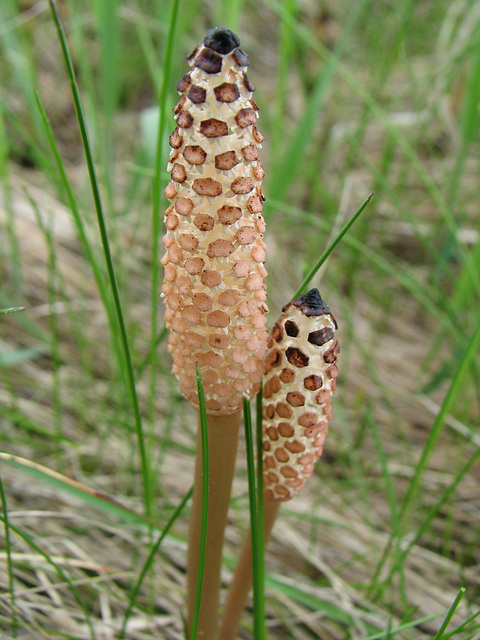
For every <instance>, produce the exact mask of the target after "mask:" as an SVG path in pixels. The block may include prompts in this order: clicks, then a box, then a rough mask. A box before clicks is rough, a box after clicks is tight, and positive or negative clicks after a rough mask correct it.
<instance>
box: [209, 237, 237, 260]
mask: <svg viewBox="0 0 480 640" xmlns="http://www.w3.org/2000/svg"><path fill="white" fill-rule="evenodd" d="M234 250H235V247H234V246H233V244H232V243H231V242H230V241H229V240H221V239H220V240H214V241H213V242H211V243H210V244H209V245H208V249H207V256H208V257H209V258H227V257H228V256H229V255H231V254H232V253H233V252H234Z"/></svg>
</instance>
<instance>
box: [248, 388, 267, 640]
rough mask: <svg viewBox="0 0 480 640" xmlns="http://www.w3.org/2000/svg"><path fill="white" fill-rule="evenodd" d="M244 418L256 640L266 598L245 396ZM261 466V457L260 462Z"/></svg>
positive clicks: (261, 632)
mask: <svg viewBox="0 0 480 640" xmlns="http://www.w3.org/2000/svg"><path fill="white" fill-rule="evenodd" d="M243 420H244V425H245V447H246V452H247V474H248V502H249V506H250V533H251V538H252V564H253V627H254V636H255V640H264V639H265V598H264V592H263V585H262V582H263V559H262V557H261V548H260V545H259V540H260V538H263V535H262V531H261V530H260V529H259V522H258V506H257V492H256V488H255V484H256V482H255V460H254V453H253V450H254V444H253V426H252V412H251V407H250V400H249V399H248V398H247V397H245V396H244V397H243ZM258 464H259V465H260V466H261V458H260V460H259V462H258Z"/></svg>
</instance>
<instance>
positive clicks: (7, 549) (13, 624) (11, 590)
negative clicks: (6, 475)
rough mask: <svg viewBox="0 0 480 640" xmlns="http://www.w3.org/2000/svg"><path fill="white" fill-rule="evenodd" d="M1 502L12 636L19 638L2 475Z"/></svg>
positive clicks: (0, 485) (0, 484) (0, 481)
mask: <svg viewBox="0 0 480 640" xmlns="http://www.w3.org/2000/svg"><path fill="white" fill-rule="evenodd" d="M0 501H1V503H2V515H3V523H4V535H5V556H6V560H7V563H6V564H7V575H8V592H9V594H10V602H11V605H12V622H11V627H12V634H13V637H14V638H16V637H17V614H16V611H15V585H14V583H13V565H12V556H11V553H10V550H11V541H10V526H9V521H8V511H7V498H6V496H5V491H4V489H3V482H2V476H1V475H0Z"/></svg>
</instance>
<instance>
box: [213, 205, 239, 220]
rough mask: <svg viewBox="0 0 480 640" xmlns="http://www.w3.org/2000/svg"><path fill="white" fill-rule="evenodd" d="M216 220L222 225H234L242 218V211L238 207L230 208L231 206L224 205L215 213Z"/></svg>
mask: <svg viewBox="0 0 480 640" xmlns="http://www.w3.org/2000/svg"><path fill="white" fill-rule="evenodd" d="M217 215H218V219H219V221H220V222H221V223H222V224H235V222H238V220H240V218H241V217H242V210H241V209H240V207H232V206H231V205H228V204H224V205H223V207H221V208H220V209H219V210H218V211H217Z"/></svg>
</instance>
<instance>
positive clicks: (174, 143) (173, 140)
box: [169, 128, 183, 149]
mask: <svg viewBox="0 0 480 640" xmlns="http://www.w3.org/2000/svg"><path fill="white" fill-rule="evenodd" d="M169 143H170V146H171V147H172V149H180V147H181V146H182V144H183V137H182V136H181V135H180V132H179V130H178V128H177V129H175V131H174V132H173V133H172V135H171V136H170V138H169Z"/></svg>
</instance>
